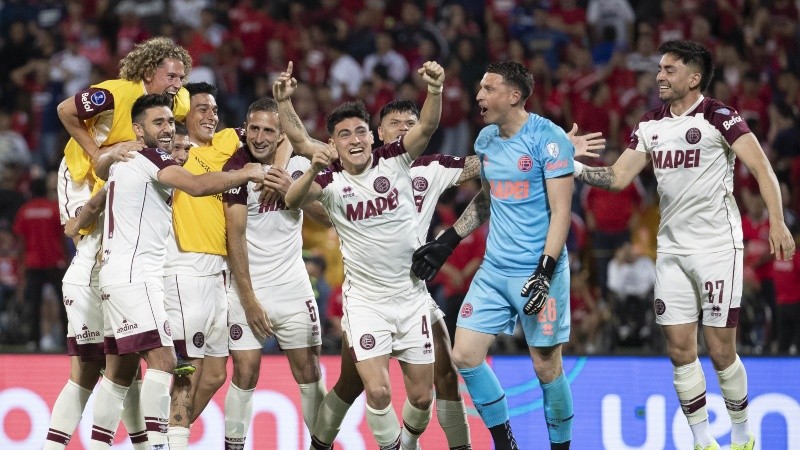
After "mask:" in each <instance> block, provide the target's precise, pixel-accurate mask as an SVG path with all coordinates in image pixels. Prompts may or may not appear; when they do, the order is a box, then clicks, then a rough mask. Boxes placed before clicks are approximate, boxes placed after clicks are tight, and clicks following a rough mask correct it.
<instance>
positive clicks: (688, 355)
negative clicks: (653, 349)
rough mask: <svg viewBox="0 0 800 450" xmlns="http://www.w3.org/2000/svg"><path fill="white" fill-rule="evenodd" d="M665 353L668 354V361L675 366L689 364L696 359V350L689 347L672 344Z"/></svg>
mask: <svg viewBox="0 0 800 450" xmlns="http://www.w3.org/2000/svg"><path fill="white" fill-rule="evenodd" d="M667 353H668V354H669V359H670V361H672V365H673V366H675V367H680V366H685V365H687V364H691V363H692V362H694V360H695V359H697V352H695V351H693V350H692V349H690V348H683V347H679V346H672V347H670V348H669V350H668V352H667Z"/></svg>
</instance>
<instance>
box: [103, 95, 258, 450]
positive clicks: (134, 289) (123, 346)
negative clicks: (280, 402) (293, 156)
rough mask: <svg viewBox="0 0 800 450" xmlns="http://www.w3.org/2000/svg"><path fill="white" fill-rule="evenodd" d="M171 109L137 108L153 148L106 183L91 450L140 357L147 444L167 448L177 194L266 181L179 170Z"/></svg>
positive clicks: (145, 104) (111, 426)
mask: <svg viewBox="0 0 800 450" xmlns="http://www.w3.org/2000/svg"><path fill="white" fill-rule="evenodd" d="M171 105H172V101H171V99H170V98H169V97H168V96H165V95H159V94H149V95H144V96H142V97H140V98H139V99H137V100H136V102H134V104H133V107H132V110H131V116H132V121H133V128H134V132H135V134H136V136H137V138H138V139H140V140H141V141H142V142H143V143H144V144H145V145H146V146H147V148H145V149H143V150H142V151H141V152H139V153H133V154H132V158H131V159H130V160H129V161H127V162H122V163H118V164H114V165H113V166H112V167H111V168H110V172H109V176H108V183H107V186H108V187H107V189H108V194H107V201H106V206H105V219H104V232H103V244H102V248H103V261H102V268H101V269H100V289H101V291H102V299H103V313H104V316H105V317H106V319H107V320H106V322H105V328H106V333H105V336H106V338H105V340H106V370H105V374H104V375H103V379H102V381H101V382H100V389H99V391H98V393H97V397H96V399H95V414H94V424H93V426H92V442H91V444H90V448H91V449H93V450H94V449H105V448H109V447H110V446H111V445H112V443H113V439H114V433H115V431H116V429H117V425H118V423H119V419H120V412H121V410H122V401H123V399H124V398H125V395H126V392H127V390H128V386H130V384H131V382H132V380H133V377H134V375H135V374H136V371H137V370H138V367H139V355H141V356H142V357H143V358H144V360H145V362H146V363H147V366H148V370H147V372H146V373H145V376H144V381H143V383H142V394H141V411H142V414H143V416H144V420H145V423H146V427H147V439H148V442H149V444H150V445H151V448H152V449H153V450H164V449H167V448H169V447H168V444H167V423H168V421H169V404H170V402H169V388H170V381H171V379H172V370H173V369H174V367H175V352H174V351H173V348H172V337H171V327H170V323H169V321H168V320H167V314H166V311H165V310H164V300H163V299H164V289H163V282H162V278H161V276H162V271H163V267H164V260H165V259H166V244H167V243H166V238H167V236H168V234H169V227H170V225H171V224H170V216H171V214H170V212H171V211H170V209H171V208H170V198H171V196H172V195H171V194H172V188H176V189H181V190H182V191H183V192H187V193H189V194H190V195H198V196H200V195H211V194H215V193H221V192H223V191H225V190H227V189H230V188H231V187H233V186H237V185H239V184H241V183H242V182H245V181H247V180H251V181H254V182H263V180H264V172H263V169H262V168H261V165H260V164H248V165H247V166H246V167H245V168H243V169H242V170H238V171H233V172H226V173H208V174H202V175H193V174H191V173H189V172H188V171H186V170H185V169H183V168H181V167H180V166H178V165H177V164H176V163H175V161H174V160H173V159H172V158H171V157H170V156H169V154H167V153H166V151H164V150H162V149H161V148H159V147H160V146H165V147H168V146H169V144H170V141H171V140H172V136H173V133H174V117H173V114H172V110H171V109H170V107H171ZM98 174H99V173H98ZM101 176H102V175H101Z"/></svg>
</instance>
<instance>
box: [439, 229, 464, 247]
mask: <svg viewBox="0 0 800 450" xmlns="http://www.w3.org/2000/svg"><path fill="white" fill-rule="evenodd" d="M461 239H463V238H462V237H461V236H459V235H458V233H456V230H455V228H453V227H450V228H448V229H446V230H444V232H443V233H442V234H440V235H439V237H437V238H436V240H437V241H439V242H442V243H444V244H447V245H448V246H450V248H452V249H455V248H456V247H458V244H459V243H460V242H461Z"/></svg>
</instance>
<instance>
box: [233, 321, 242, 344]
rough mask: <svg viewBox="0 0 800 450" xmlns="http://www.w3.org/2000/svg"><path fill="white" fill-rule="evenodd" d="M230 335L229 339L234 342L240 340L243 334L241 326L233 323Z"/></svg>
mask: <svg viewBox="0 0 800 450" xmlns="http://www.w3.org/2000/svg"><path fill="white" fill-rule="evenodd" d="M230 333H231V339H233V340H234V341H238V340H239V339H241V338H242V335H243V334H244V333H243V332H242V327H241V325H239V324H236V323H235V324H233V325H231V331H230Z"/></svg>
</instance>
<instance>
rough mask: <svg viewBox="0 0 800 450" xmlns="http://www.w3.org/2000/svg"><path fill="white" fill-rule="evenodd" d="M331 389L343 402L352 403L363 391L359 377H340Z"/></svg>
mask: <svg viewBox="0 0 800 450" xmlns="http://www.w3.org/2000/svg"><path fill="white" fill-rule="evenodd" d="M333 390H334V392H336V396H338V397H339V398H340V399H342V401H343V402H345V403H349V404H353V402H355V401H356V399H357V398H358V396H359V395H361V393H362V392H364V385H363V384H361V379H360V378H359V379H358V380H345V379H344V378H342V377H340V378H339V380H337V381H336V384H335V385H334V386H333Z"/></svg>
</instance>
